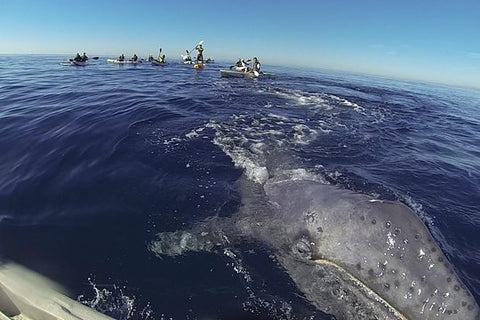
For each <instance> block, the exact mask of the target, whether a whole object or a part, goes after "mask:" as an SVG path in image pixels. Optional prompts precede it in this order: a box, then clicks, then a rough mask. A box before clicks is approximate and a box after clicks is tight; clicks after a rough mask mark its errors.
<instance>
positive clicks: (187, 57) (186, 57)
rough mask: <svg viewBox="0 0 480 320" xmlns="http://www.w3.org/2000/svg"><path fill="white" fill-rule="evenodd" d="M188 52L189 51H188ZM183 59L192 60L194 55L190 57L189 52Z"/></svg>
mask: <svg viewBox="0 0 480 320" xmlns="http://www.w3.org/2000/svg"><path fill="white" fill-rule="evenodd" d="M187 52H188V51H187ZM183 61H185V62H192V57H190V54H188V53H187V55H186V56H183Z"/></svg>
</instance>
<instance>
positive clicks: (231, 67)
mask: <svg viewBox="0 0 480 320" xmlns="http://www.w3.org/2000/svg"><path fill="white" fill-rule="evenodd" d="M250 61H252V59H248V60H247V61H245V62H246V63H247V64H248V63H249V62H250ZM236 66H237V65H234V66H230V69H233V68H234V67H236Z"/></svg>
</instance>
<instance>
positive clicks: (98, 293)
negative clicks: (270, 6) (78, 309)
mask: <svg viewBox="0 0 480 320" xmlns="http://www.w3.org/2000/svg"><path fill="white" fill-rule="evenodd" d="M88 282H89V283H90V285H91V286H92V289H93V291H94V296H93V297H92V298H90V299H89V298H86V297H85V296H84V295H80V296H79V297H78V298H77V301H79V302H80V303H82V304H84V305H87V306H89V307H91V308H93V309H95V310H98V311H99V312H101V313H104V314H107V315H110V316H112V317H114V318H115V319H117V320H127V319H131V318H132V317H137V318H138V317H139V318H141V319H145V320H153V319H155V317H154V314H153V311H152V309H151V308H150V306H149V305H148V304H147V305H146V306H144V307H143V308H142V309H138V307H137V306H135V297H130V296H128V295H126V294H125V293H124V292H123V289H125V288H123V289H122V288H120V287H118V286H116V285H113V286H112V287H111V289H110V290H109V289H107V288H102V289H99V288H98V287H97V285H96V283H95V281H94V279H92V278H89V279H88Z"/></svg>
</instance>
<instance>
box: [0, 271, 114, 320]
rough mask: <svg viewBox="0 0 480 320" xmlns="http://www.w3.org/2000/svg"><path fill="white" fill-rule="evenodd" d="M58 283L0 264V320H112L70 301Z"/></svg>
mask: <svg viewBox="0 0 480 320" xmlns="http://www.w3.org/2000/svg"><path fill="white" fill-rule="evenodd" d="M62 291H64V290H63V289H62V288H61V287H60V286H59V285H58V284H56V283H54V282H53V281H51V280H50V279H47V278H45V277H44V276H42V275H39V274H37V273H35V272H33V271H31V270H28V269H26V268H24V267H22V266H20V265H16V264H13V263H10V262H7V263H3V262H2V264H1V265H0V319H2V320H11V319H18V320H20V319H24V320H27V319H32V320H33V319H45V320H47V319H48V320H78V319H88V320H114V319H113V318H111V317H109V316H106V315H104V314H101V313H100V312H98V311H96V310H94V309H92V308H89V307H87V306H85V305H83V304H81V303H80V302H78V301H76V300H73V299H70V298H69V297H67V296H66V295H65V294H64V293H63V292H62Z"/></svg>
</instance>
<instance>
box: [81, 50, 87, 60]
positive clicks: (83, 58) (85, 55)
mask: <svg viewBox="0 0 480 320" xmlns="http://www.w3.org/2000/svg"><path fill="white" fill-rule="evenodd" d="M87 60H88V57H87V54H86V53H85V52H84V53H83V55H82V61H87Z"/></svg>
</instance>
